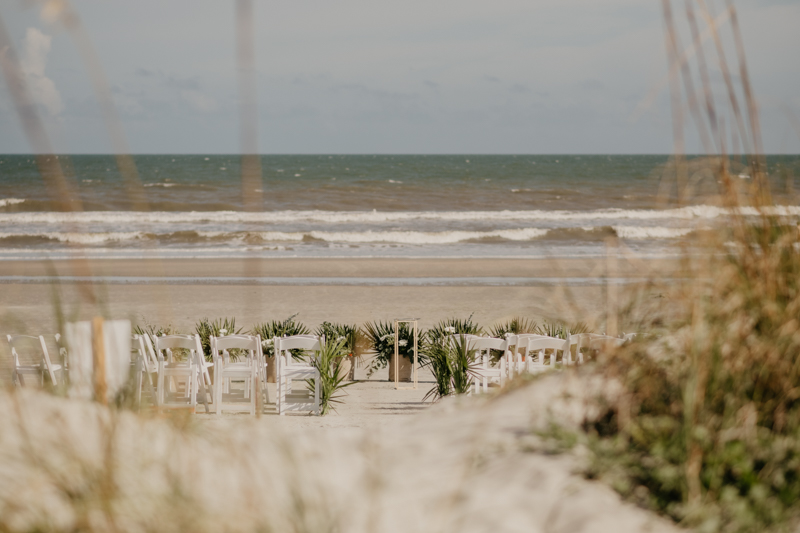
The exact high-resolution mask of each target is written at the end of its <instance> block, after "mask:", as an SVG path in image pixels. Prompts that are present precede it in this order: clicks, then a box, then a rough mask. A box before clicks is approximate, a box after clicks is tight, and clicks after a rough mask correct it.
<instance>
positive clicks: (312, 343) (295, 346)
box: [272, 335, 325, 353]
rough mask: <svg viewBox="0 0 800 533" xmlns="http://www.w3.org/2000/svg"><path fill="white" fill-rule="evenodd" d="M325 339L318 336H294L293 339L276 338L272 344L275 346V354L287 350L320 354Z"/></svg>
mask: <svg viewBox="0 0 800 533" xmlns="http://www.w3.org/2000/svg"><path fill="white" fill-rule="evenodd" d="M324 340H325V338H324V337H317V336H316V335H293V336H291V337H275V338H274V339H273V340H272V342H273V343H274V346H275V352H276V353H278V352H283V351H286V350H308V351H315V352H318V351H319V350H321V349H322V343H323V342H324Z"/></svg>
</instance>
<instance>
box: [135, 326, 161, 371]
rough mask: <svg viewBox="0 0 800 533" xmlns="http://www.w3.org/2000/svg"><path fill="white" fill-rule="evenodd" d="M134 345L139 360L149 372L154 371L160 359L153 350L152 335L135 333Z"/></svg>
mask: <svg viewBox="0 0 800 533" xmlns="http://www.w3.org/2000/svg"><path fill="white" fill-rule="evenodd" d="M132 346H133V347H134V348H135V350H136V352H137V353H138V357H139V360H140V361H141V363H142V364H143V365H144V368H145V369H146V370H148V372H153V371H155V369H157V368H158V359H157V358H156V355H155V352H154V351H153V345H152V344H151V342H150V337H148V336H147V335H134V336H133V344H132Z"/></svg>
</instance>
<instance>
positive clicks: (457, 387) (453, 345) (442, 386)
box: [423, 336, 476, 401]
mask: <svg viewBox="0 0 800 533" xmlns="http://www.w3.org/2000/svg"><path fill="white" fill-rule="evenodd" d="M425 349H426V363H425V364H426V365H427V366H428V367H430V369H431V372H432V373H433V376H434V378H435V379H436V384H435V385H434V386H433V388H431V390H430V391H428V393H427V394H425V397H424V398H423V401H425V400H427V399H428V398H430V397H433V399H434V400H438V399H439V398H442V397H444V396H449V395H451V394H465V393H467V392H468V391H469V387H470V384H471V383H472V378H473V377H474V373H475V369H474V365H475V354H476V351H475V350H472V349H470V348H469V343H468V341H467V338H466V337H464V336H459V337H456V338H455V339H453V340H452V341H449V340H448V339H447V338H446V337H445V338H442V339H440V340H439V341H437V342H429V343H427V344H426V347H425Z"/></svg>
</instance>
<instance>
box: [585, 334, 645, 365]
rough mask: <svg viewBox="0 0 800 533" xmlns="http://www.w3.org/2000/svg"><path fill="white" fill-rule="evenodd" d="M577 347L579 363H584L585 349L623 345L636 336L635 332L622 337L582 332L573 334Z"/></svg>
mask: <svg viewBox="0 0 800 533" xmlns="http://www.w3.org/2000/svg"><path fill="white" fill-rule="evenodd" d="M572 337H573V339H575V342H576V345H577V347H576V348H575V355H576V358H577V360H578V363H583V349H584V348H586V349H589V350H600V349H602V348H604V347H606V346H614V347H617V346H622V345H623V344H625V343H626V342H628V341H630V340H632V339H633V338H635V337H636V334H635V333H628V334H625V335H623V336H622V337H613V336H611V335H602V334H600V333H580V334H578V335H573V336H572Z"/></svg>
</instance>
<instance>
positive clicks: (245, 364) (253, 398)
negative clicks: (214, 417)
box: [210, 335, 266, 415]
mask: <svg viewBox="0 0 800 533" xmlns="http://www.w3.org/2000/svg"><path fill="white" fill-rule="evenodd" d="M210 340H211V355H212V357H213V358H214V407H215V410H216V413H217V414H218V415H220V414H222V411H223V410H225V411H247V412H249V413H250V414H251V415H255V414H256V409H258V407H259V404H258V399H259V397H260V396H259V395H260V394H261V386H260V385H261V382H262V379H261V378H262V369H261V364H260V361H259V360H261V359H263V356H262V355H261V353H262V352H261V336H259V335H228V336H225V337H214V336H212V337H211V339H210ZM233 349H237V350H240V351H241V352H243V357H242V359H240V360H238V361H232V360H231V357H230V352H229V350H233ZM264 371H266V363H265V368H264ZM233 380H236V381H243V382H244V391H243V396H244V399H245V400H247V401H246V402H241V401H239V402H234V401H223V400H230V399H231V396H232V393H231V387H230V382H231V381H233ZM226 395H227V396H228V397H227V398H226V397H225V396H226Z"/></svg>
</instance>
